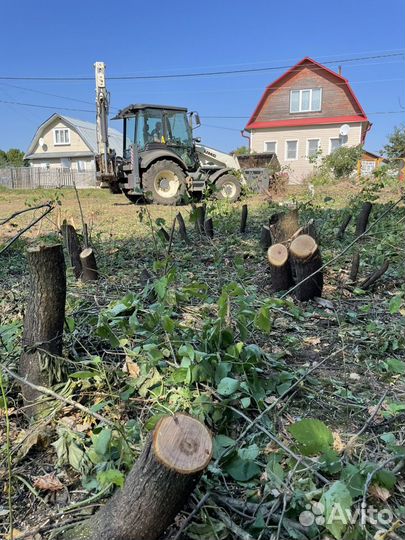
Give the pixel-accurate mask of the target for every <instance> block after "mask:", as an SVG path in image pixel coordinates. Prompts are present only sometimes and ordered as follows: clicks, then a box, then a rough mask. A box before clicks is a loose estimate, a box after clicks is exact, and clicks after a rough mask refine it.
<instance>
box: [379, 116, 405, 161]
mask: <svg viewBox="0 0 405 540" xmlns="http://www.w3.org/2000/svg"><path fill="white" fill-rule="evenodd" d="M381 152H382V153H383V154H384V155H385V156H387V158H391V159H392V158H398V157H403V156H404V155H405V125H404V124H402V125H400V126H396V127H395V128H394V131H393V132H392V133H391V135H390V136H389V137H388V144H386V145H385V146H384V148H383V149H382V150H381Z"/></svg>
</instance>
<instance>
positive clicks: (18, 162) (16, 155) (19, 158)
mask: <svg viewBox="0 0 405 540" xmlns="http://www.w3.org/2000/svg"><path fill="white" fill-rule="evenodd" d="M7 166H9V167H23V166H24V152H23V151H22V150H19V149H18V148H10V149H9V150H8V151H7V152H6V151H4V150H0V167H7Z"/></svg>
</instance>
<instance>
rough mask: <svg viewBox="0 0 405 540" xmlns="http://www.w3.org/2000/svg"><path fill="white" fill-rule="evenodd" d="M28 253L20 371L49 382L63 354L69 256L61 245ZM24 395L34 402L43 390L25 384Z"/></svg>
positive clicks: (38, 381)
mask: <svg viewBox="0 0 405 540" xmlns="http://www.w3.org/2000/svg"><path fill="white" fill-rule="evenodd" d="M27 255H28V265H29V272H30V289H29V295H28V301H27V308H26V312H25V318H24V332H23V337H22V348H23V352H22V354H21V358H20V365H19V371H20V374H21V376H22V377H24V378H25V379H27V380H28V381H30V382H32V383H34V384H37V385H42V386H48V385H49V384H50V383H52V382H53V380H52V373H54V374H56V372H57V371H58V366H57V364H56V363H57V362H58V360H57V357H60V356H61V355H62V336H63V323H64V320H65V301H66V267H65V260H64V257H63V249H62V246H61V245H54V246H39V247H32V248H29V249H28V250H27ZM55 357H56V359H55ZM52 367H53V368H54V369H52ZM59 370H60V367H59ZM60 374H61V372H60ZM22 395H23V398H24V403H25V404H26V405H31V404H33V402H34V401H35V400H36V399H37V398H38V397H39V396H40V393H38V392H37V391H36V390H34V389H33V388H30V387H28V386H26V385H23V386H22ZM37 410H38V408H37V407H35V406H32V407H28V409H27V411H28V413H29V414H30V415H33V414H35V413H36V412H37Z"/></svg>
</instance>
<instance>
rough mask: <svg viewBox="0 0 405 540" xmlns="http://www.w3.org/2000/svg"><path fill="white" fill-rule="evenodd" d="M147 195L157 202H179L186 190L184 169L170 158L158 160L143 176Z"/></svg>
mask: <svg viewBox="0 0 405 540" xmlns="http://www.w3.org/2000/svg"><path fill="white" fill-rule="evenodd" d="M142 183H143V192H144V194H145V197H146V198H147V199H148V200H149V201H151V202H154V203H156V204H168V205H176V204H178V203H179V202H180V201H181V199H182V197H183V195H184V193H185V191H186V176H185V174H184V172H183V170H182V169H181V168H180V167H179V165H177V163H174V161H170V160H168V159H162V160H161V161H156V163H153V165H151V166H150V167H149V169H148V170H147V171H145V172H144V173H143V176H142Z"/></svg>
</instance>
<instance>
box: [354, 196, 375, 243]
mask: <svg viewBox="0 0 405 540" xmlns="http://www.w3.org/2000/svg"><path fill="white" fill-rule="evenodd" d="M372 209H373V205H372V204H371V203H370V202H365V203H364V204H363V206H362V207H361V210H360V213H359V216H358V218H357V223H356V236H360V235H361V234H363V233H364V232H365V231H366V229H367V223H368V219H369V217H370V212H371V210H372Z"/></svg>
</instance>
